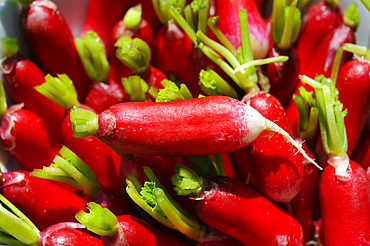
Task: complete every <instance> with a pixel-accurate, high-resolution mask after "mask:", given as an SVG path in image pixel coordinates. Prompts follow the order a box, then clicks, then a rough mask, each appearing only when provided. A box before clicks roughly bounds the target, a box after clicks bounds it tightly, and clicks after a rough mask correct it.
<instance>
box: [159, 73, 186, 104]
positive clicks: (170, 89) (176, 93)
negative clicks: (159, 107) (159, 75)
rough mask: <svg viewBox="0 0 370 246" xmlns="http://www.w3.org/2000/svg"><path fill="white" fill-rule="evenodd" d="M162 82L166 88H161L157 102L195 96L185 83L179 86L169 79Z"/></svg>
mask: <svg viewBox="0 0 370 246" xmlns="http://www.w3.org/2000/svg"><path fill="white" fill-rule="evenodd" d="M161 84H162V85H163V87H164V88H163V89H159V91H158V94H157V96H156V102H167V101H176V100H184V99H191V98H193V96H192V95H191V93H190V91H189V89H188V88H187V87H186V85H185V84H181V87H180V88H179V87H178V86H177V85H176V84H175V83H174V82H172V81H171V80H167V79H165V80H163V81H162V82H161Z"/></svg>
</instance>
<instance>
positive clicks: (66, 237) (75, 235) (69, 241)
mask: <svg viewBox="0 0 370 246" xmlns="http://www.w3.org/2000/svg"><path fill="white" fill-rule="evenodd" d="M56 226H58V225H55V226H51V227H50V228H47V229H45V230H43V231H42V232H41V238H40V240H39V243H38V244H37V245H39V246H103V242H102V241H101V240H100V239H99V238H97V237H95V236H92V235H90V234H88V233H86V232H83V231H81V230H78V229H74V228H71V227H61V228H56V229H54V228H53V227H56Z"/></svg>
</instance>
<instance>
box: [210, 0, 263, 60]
mask: <svg viewBox="0 0 370 246" xmlns="http://www.w3.org/2000/svg"><path fill="white" fill-rule="evenodd" d="M214 7H215V13H214V15H215V16H218V20H217V26H218V27H219V28H220V30H221V31H222V32H223V33H224V34H225V36H226V37H227V38H228V39H229V40H230V42H231V43H232V44H233V45H234V47H235V48H236V49H238V48H239V47H240V46H241V36H240V24H239V17H238V13H239V11H240V10H241V9H246V11H247V13H248V22H249V30H250V38H251V44H252V50H253V57H254V58H256V59H262V58H265V57H266V55H267V52H268V49H269V37H268V35H269V33H268V30H267V25H266V23H265V21H264V20H263V18H262V16H261V13H260V12H259V11H258V8H257V5H256V2H255V1H248V0H237V1H229V0H226V1H220V0H219V1H215V2H214Z"/></svg>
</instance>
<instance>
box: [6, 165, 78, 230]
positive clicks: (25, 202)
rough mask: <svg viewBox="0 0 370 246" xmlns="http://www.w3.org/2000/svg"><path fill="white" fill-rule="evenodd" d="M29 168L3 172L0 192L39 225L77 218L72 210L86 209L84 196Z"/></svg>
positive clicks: (42, 227) (40, 226)
mask: <svg viewBox="0 0 370 246" xmlns="http://www.w3.org/2000/svg"><path fill="white" fill-rule="evenodd" d="M29 173H30V172H28V171H9V172H5V173H3V178H2V186H1V194H2V195H3V196H4V197H6V198H7V199H8V200H9V201H10V202H11V203H12V204H14V205H15V206H16V207H17V208H18V209H20V210H21V211H22V212H23V213H24V214H25V215H26V216H27V217H28V218H29V219H30V220H31V221H32V222H33V223H34V224H35V225H36V226H37V227H38V228H40V229H44V228H46V227H48V226H51V225H53V224H55V223H59V222H65V221H70V222H73V221H75V222H77V221H76V219H75V214H76V213H77V212H78V211H80V210H85V206H84V204H83V202H84V199H83V198H81V197H80V196H78V195H76V194H74V193H72V192H69V191H68V190H66V189H63V188H61V187H59V186H58V185H56V184H53V183H52V182H49V181H47V180H44V179H40V178H36V177H32V176H29Z"/></svg>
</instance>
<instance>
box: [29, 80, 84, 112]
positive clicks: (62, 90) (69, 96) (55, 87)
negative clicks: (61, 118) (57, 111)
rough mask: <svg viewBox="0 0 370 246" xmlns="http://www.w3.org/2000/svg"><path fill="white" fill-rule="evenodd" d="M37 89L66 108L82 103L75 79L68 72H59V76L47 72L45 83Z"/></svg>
mask: <svg viewBox="0 0 370 246" xmlns="http://www.w3.org/2000/svg"><path fill="white" fill-rule="evenodd" d="M35 89H36V90H37V91H38V92H40V93H41V94H43V95H44V96H46V97H47V98H49V99H50V100H52V101H53V102H55V103H56V104H58V105H60V106H62V107H64V108H65V109H66V110H69V109H71V108H73V107H74V106H77V105H79V104H80V103H79V102H78V99H77V92H76V89H75V87H74V85H73V81H72V80H71V79H70V78H69V77H68V75H66V74H58V75H57V77H53V76H51V75H50V74H47V75H46V76H45V83H43V84H41V85H39V86H36V87H35Z"/></svg>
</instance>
